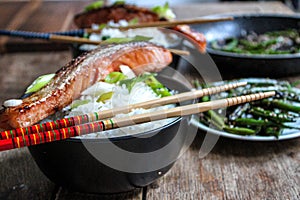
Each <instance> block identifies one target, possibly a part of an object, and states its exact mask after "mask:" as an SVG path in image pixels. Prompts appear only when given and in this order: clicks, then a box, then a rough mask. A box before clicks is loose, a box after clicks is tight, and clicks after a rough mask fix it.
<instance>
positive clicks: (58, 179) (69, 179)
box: [29, 76, 195, 193]
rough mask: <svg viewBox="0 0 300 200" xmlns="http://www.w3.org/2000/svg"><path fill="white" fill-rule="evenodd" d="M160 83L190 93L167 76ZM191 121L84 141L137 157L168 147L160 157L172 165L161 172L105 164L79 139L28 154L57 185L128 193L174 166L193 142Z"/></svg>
mask: <svg viewBox="0 0 300 200" xmlns="http://www.w3.org/2000/svg"><path fill="white" fill-rule="evenodd" d="M159 80H160V81H161V82H162V83H163V84H165V85H166V86H168V87H169V88H170V89H175V90H177V91H179V92H183V91H187V90H188V88H187V87H186V86H184V85H183V84H182V83H180V82H178V81H176V80H174V79H171V78H168V77H167V76H159ZM188 119H189V117H186V118H181V117H179V118H176V119H175V120H174V121H173V122H172V123H169V124H167V125H165V126H163V127H161V128H157V129H154V130H152V131H148V132H144V133H141V134H138V135H134V136H121V137H116V138H112V139H110V141H107V140H104V139H83V141H84V143H85V145H88V146H92V148H94V149H95V148H96V150H97V151H100V152H101V151H105V150H107V151H108V152H109V150H108V148H109V145H110V143H113V144H114V145H117V146H118V147H119V148H122V149H125V150H128V151H130V152H135V153H147V152H153V151H156V150H160V149H161V148H163V147H165V146H168V147H167V148H166V149H165V151H162V154H161V155H160V156H161V158H165V159H169V160H173V161H172V162H170V164H168V165H166V166H163V167H162V168H160V169H157V170H154V171H148V172H145V173H131V172H124V171H122V170H117V169H114V168H111V167H110V166H107V165H105V164H103V163H102V162H100V161H98V160H97V159H96V158H95V157H93V155H91V154H90V152H89V151H87V149H86V146H85V145H84V143H83V142H82V141H81V140H80V139H67V140H64V141H56V142H52V143H48V144H47V143H46V144H41V145H36V146H31V147H29V150H30V153H31V155H32V156H33V158H34V160H35V161H36V163H37V165H38V166H39V168H40V169H41V170H42V172H43V173H44V174H45V175H46V176H47V177H48V178H49V179H50V180H52V181H53V182H54V183H56V184H57V185H60V186H63V187H65V188H68V189H70V190H74V191H80V192H86V193H119V192H125V191H130V190H133V189H135V188H137V187H144V186H146V185H149V184H150V183H152V182H154V181H155V180H156V179H158V178H160V177H161V176H163V175H164V174H165V173H166V172H167V171H168V170H169V169H170V168H171V167H172V166H173V164H174V162H175V161H176V159H177V158H178V156H179V154H180V151H181V150H182V147H183V146H184V145H185V143H186V141H187V140H191V139H190V138H189V137H190V135H189V130H191V129H195V128H194V127H192V126H189V125H188ZM192 131H194V130H192ZM192 139H193V138H192ZM171 141H172V142H171ZM106 147H107V148H106ZM111 157H112V158H114V157H116V158H118V155H116V154H114V153H113V152H112V153H111ZM124 159H125V160H126V159H130V162H124V164H125V163H126V165H128V166H127V167H129V168H130V167H132V168H133V167H135V166H136V165H138V164H139V160H138V159H137V158H124ZM154 162H157V161H156V159H155V158H153V159H149V160H147V161H146V163H143V164H146V165H147V166H151V165H153V164H154Z"/></svg>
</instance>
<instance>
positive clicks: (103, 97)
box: [97, 92, 114, 103]
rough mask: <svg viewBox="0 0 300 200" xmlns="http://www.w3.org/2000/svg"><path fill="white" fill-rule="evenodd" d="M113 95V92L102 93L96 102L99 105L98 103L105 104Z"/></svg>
mask: <svg viewBox="0 0 300 200" xmlns="http://www.w3.org/2000/svg"><path fill="white" fill-rule="evenodd" d="M113 94H114V92H106V93H103V94H101V95H100V97H99V98H98V99H97V102H98V103H100V102H103V103H104V102H105V101H107V100H109V99H111V97H112V95H113Z"/></svg>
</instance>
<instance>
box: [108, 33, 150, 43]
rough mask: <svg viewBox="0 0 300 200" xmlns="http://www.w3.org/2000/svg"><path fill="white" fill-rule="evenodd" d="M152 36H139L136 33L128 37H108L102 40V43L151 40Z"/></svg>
mask: <svg viewBox="0 0 300 200" xmlns="http://www.w3.org/2000/svg"><path fill="white" fill-rule="evenodd" d="M151 39H152V37H145V36H140V35H137V36H135V37H132V38H131V37H128V38H109V39H107V40H105V41H103V42H102V44H112V43H117V44H121V43H126V42H138V41H149V40H151Z"/></svg>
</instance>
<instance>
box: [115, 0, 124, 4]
mask: <svg viewBox="0 0 300 200" xmlns="http://www.w3.org/2000/svg"><path fill="white" fill-rule="evenodd" d="M124 4H125V0H117V1H115V3H114V5H124Z"/></svg>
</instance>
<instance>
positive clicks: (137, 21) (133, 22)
mask: <svg viewBox="0 0 300 200" xmlns="http://www.w3.org/2000/svg"><path fill="white" fill-rule="evenodd" d="M138 23H139V19H138V18H137V17H135V18H133V19H131V20H130V21H129V22H128V25H135V24H138Z"/></svg>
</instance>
